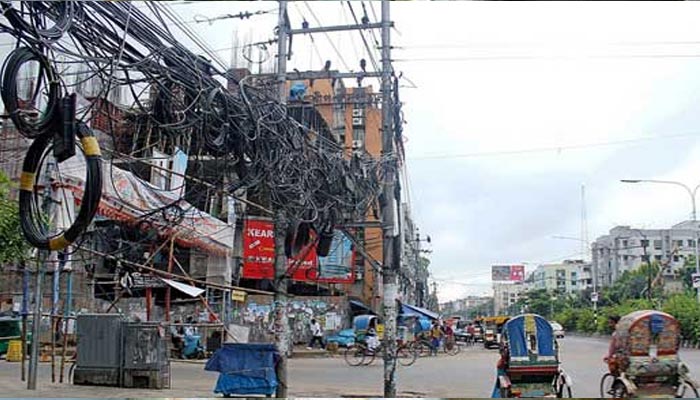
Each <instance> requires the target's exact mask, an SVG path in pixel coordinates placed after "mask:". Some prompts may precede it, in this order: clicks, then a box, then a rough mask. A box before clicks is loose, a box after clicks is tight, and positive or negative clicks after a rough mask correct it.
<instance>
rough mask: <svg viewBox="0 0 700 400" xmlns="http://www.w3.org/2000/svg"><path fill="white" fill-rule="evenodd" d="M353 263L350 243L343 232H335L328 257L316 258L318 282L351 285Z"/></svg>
mask: <svg viewBox="0 0 700 400" xmlns="http://www.w3.org/2000/svg"><path fill="white" fill-rule="evenodd" d="M354 263H355V260H354V252H353V248H352V242H351V241H350V239H348V238H347V237H346V236H345V235H344V234H343V232H341V231H338V230H336V231H335V232H334V233H333V241H332V242H331V250H330V252H329V253H328V256H326V257H319V258H318V271H319V276H318V280H319V281H320V282H329V283H352V282H354V279H355V276H354V273H353V265H354Z"/></svg>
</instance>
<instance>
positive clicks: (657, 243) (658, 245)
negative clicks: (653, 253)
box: [654, 240, 661, 250]
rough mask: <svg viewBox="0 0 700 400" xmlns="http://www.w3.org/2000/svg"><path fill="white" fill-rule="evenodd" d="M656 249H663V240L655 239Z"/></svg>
mask: <svg viewBox="0 0 700 400" xmlns="http://www.w3.org/2000/svg"><path fill="white" fill-rule="evenodd" d="M654 250H661V241H660V240H654Z"/></svg>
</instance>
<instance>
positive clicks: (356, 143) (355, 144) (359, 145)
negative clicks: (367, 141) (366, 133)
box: [352, 140, 363, 150]
mask: <svg viewBox="0 0 700 400" xmlns="http://www.w3.org/2000/svg"><path fill="white" fill-rule="evenodd" d="M362 144H363V143H362V140H353V141H352V149H353V150H357V149H361V148H362Z"/></svg>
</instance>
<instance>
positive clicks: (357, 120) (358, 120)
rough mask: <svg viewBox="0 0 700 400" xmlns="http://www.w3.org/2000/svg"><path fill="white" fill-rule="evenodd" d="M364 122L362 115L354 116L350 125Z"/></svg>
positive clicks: (361, 124)
mask: <svg viewBox="0 0 700 400" xmlns="http://www.w3.org/2000/svg"><path fill="white" fill-rule="evenodd" d="M364 124H365V120H364V119H363V118H362V117H358V118H354V117H353V119H352V126H363V125H364Z"/></svg>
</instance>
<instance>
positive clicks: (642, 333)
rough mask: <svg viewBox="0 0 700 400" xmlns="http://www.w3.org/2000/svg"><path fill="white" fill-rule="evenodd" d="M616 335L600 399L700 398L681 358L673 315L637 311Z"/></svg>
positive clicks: (677, 328) (628, 317) (678, 331)
mask: <svg viewBox="0 0 700 400" xmlns="http://www.w3.org/2000/svg"><path fill="white" fill-rule="evenodd" d="M615 332H616V333H615V337H614V347H615V348H614V349H613V354H612V357H610V359H609V360H608V364H609V368H610V372H609V373H606V374H605V375H603V378H602V379H601V382H600V397H612V398H619V399H621V398H632V397H689V398H697V397H698V389H697V388H698V386H697V384H696V383H695V382H694V381H693V380H692V379H690V377H689V376H688V367H686V366H685V364H683V362H681V360H680V358H679V356H678V349H679V346H680V337H681V334H680V325H679V323H678V320H676V319H675V318H674V317H673V316H671V315H669V314H666V313H664V312H661V311H655V310H642V311H635V312H632V313H630V314H627V315H625V316H624V317H622V318H621V319H620V321H619V322H618V323H617V326H616V327H615Z"/></svg>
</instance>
